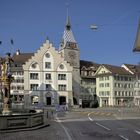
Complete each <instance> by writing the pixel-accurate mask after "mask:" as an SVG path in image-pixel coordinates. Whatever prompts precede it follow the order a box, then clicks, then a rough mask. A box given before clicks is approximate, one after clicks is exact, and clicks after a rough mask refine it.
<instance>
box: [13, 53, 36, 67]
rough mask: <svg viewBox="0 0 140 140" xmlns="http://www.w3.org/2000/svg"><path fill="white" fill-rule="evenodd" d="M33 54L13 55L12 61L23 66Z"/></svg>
mask: <svg viewBox="0 0 140 140" xmlns="http://www.w3.org/2000/svg"><path fill="white" fill-rule="evenodd" d="M33 55H34V53H21V54H19V55H16V54H14V55H13V57H12V59H13V60H14V63H15V64H24V63H25V62H26V61H27V60H28V59H29V58H31V56H33Z"/></svg>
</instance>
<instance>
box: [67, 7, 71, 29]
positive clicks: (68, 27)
mask: <svg viewBox="0 0 140 140" xmlns="http://www.w3.org/2000/svg"><path fill="white" fill-rule="evenodd" d="M70 28H71V24H70V17H69V13H68V8H67V20H66V30H70Z"/></svg>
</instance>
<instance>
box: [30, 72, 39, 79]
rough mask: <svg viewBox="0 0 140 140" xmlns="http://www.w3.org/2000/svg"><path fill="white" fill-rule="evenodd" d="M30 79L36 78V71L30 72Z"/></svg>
mask: <svg viewBox="0 0 140 140" xmlns="http://www.w3.org/2000/svg"><path fill="white" fill-rule="evenodd" d="M30 79H38V73H30Z"/></svg>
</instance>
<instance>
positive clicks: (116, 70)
mask: <svg viewBox="0 0 140 140" xmlns="http://www.w3.org/2000/svg"><path fill="white" fill-rule="evenodd" d="M103 66H104V67H105V68H107V69H108V70H109V71H110V72H111V73H112V74H120V75H123V74H124V75H129V74H131V73H130V72H128V71H127V70H125V68H123V67H120V66H114V65H108V64H103Z"/></svg>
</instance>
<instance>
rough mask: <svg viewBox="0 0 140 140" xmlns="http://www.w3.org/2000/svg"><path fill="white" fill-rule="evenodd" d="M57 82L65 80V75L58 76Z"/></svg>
mask: <svg viewBox="0 0 140 140" xmlns="http://www.w3.org/2000/svg"><path fill="white" fill-rule="evenodd" d="M58 80H66V74H58Z"/></svg>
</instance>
